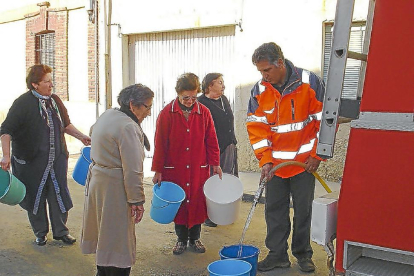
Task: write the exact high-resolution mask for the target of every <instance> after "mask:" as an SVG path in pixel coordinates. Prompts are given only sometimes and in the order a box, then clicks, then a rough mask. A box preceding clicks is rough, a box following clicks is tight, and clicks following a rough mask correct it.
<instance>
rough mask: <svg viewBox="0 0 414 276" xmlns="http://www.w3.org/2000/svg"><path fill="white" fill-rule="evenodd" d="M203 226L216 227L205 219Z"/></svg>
mask: <svg viewBox="0 0 414 276" xmlns="http://www.w3.org/2000/svg"><path fill="white" fill-rule="evenodd" d="M204 225H205V226H208V227H217V224H215V223H214V222H212V221H211V220H210V219H206V221H205V222H204Z"/></svg>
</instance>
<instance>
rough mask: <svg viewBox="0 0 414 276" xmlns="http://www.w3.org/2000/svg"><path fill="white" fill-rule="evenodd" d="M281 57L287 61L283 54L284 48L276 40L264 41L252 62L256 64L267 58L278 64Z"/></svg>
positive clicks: (254, 54)
mask: <svg viewBox="0 0 414 276" xmlns="http://www.w3.org/2000/svg"><path fill="white" fill-rule="evenodd" d="M279 59H281V60H282V61H283V63H285V57H284V56H283V52H282V49H281V48H280V46H279V45H277V44H276V43H274V42H269V43H264V44H262V45H260V47H259V48H257V49H256V50H255V51H254V53H253V56H252V62H253V64H254V65H256V64H257V63H258V62H259V61H262V60H267V61H268V62H270V63H273V64H274V65H276V66H278V65H277V61H278V60H279Z"/></svg>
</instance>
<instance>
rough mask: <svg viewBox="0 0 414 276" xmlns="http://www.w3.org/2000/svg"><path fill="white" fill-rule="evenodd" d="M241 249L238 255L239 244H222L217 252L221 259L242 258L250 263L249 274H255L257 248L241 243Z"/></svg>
mask: <svg viewBox="0 0 414 276" xmlns="http://www.w3.org/2000/svg"><path fill="white" fill-rule="evenodd" d="M241 246H242V251H241V254H240V257H238V253H239V250H240V244H237V245H230V246H224V247H223V248H222V249H221V250H220V252H219V254H220V258H221V259H222V260H226V259H236V260H243V261H246V262H248V263H249V264H251V265H252V269H251V271H250V276H256V273H257V261H258V259H259V253H260V250H259V248H257V247H255V246H252V245H244V244H243V245H241Z"/></svg>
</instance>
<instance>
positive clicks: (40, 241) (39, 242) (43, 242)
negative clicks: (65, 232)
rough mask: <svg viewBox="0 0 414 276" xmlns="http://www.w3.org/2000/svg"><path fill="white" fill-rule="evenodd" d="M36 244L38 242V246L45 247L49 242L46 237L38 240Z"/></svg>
mask: <svg viewBox="0 0 414 276" xmlns="http://www.w3.org/2000/svg"><path fill="white" fill-rule="evenodd" d="M35 242H36V244H37V245H39V246H43V245H45V244H46V242H47V237H46V236H44V237H40V238H36V240H35Z"/></svg>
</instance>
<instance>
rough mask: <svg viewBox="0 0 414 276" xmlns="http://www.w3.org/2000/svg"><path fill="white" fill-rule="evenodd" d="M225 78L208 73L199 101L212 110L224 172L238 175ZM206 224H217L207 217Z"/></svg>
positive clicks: (232, 119) (211, 225)
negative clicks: (225, 91)
mask: <svg viewBox="0 0 414 276" xmlns="http://www.w3.org/2000/svg"><path fill="white" fill-rule="evenodd" d="M225 88H226V87H225V86H224V80H223V75H222V74H220V73H209V74H207V75H206V76H205V77H204V79H203V83H202V90H203V94H202V95H201V96H199V97H198V101H199V102H200V103H202V104H204V105H205V106H206V107H207V108H208V109H209V110H210V112H211V116H212V117H213V121H214V127H215V129H216V133H217V140H218V143H219V147H220V167H221V169H222V170H223V172H224V173H228V174H232V175H235V176H238V174H239V171H238V166H237V148H236V144H237V140H236V136H235V134H234V116H233V112H232V110H231V107H230V103H229V100H228V99H227V97H226V96H225V95H224V89H225ZM204 224H205V225H206V226H210V227H216V226H217V224H215V223H214V222H212V221H211V220H210V219H207V220H206V221H205V222H204Z"/></svg>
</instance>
